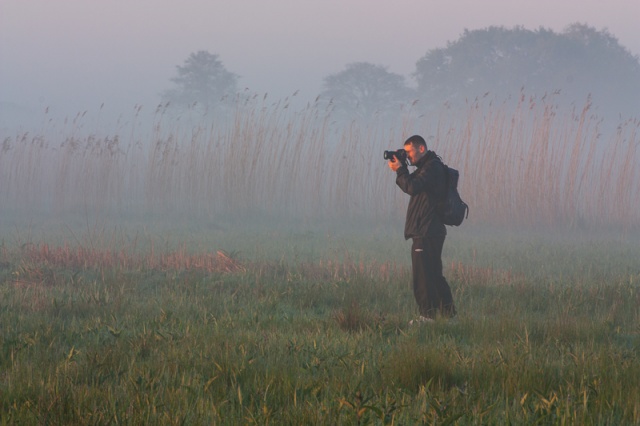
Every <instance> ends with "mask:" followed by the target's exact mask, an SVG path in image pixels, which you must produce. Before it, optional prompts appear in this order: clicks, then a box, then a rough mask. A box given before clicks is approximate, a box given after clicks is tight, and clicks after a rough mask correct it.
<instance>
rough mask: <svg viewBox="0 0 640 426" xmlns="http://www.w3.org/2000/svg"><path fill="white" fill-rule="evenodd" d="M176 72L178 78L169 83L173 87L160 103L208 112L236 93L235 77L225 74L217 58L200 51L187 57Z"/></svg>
mask: <svg viewBox="0 0 640 426" xmlns="http://www.w3.org/2000/svg"><path fill="white" fill-rule="evenodd" d="M176 68H177V70H178V75H177V76H176V77H174V78H172V79H171V81H172V82H173V83H174V84H175V85H176V86H177V87H175V88H173V89H170V90H167V91H165V92H164V93H163V95H162V98H163V100H164V101H168V102H170V103H172V104H176V105H179V106H183V107H184V106H191V105H194V104H196V105H198V106H199V107H202V108H204V109H209V108H211V107H214V106H215V105H217V104H219V103H220V102H221V101H222V100H224V99H225V97H227V96H229V95H234V94H235V93H236V92H237V81H238V76H237V75H236V74H234V73H232V72H229V71H227V69H226V68H225V67H224V65H223V64H222V62H221V61H220V59H219V58H218V55H214V54H211V53H209V52H207V51H204V50H201V51H198V52H196V53H191V54H190V55H189V57H188V58H187V59H186V60H185V61H184V65H183V66H180V65H178V66H177V67H176Z"/></svg>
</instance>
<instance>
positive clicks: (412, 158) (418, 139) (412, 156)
mask: <svg viewBox="0 0 640 426" xmlns="http://www.w3.org/2000/svg"><path fill="white" fill-rule="evenodd" d="M404 150H405V151H407V158H408V159H409V162H410V163H411V164H412V165H415V164H416V163H417V162H418V161H420V159H421V158H422V157H424V156H425V155H426V153H427V143H426V142H425V140H424V138H423V137H422V136H419V135H413V136H411V137H410V138H409V139H407V140H406V141H405V142H404Z"/></svg>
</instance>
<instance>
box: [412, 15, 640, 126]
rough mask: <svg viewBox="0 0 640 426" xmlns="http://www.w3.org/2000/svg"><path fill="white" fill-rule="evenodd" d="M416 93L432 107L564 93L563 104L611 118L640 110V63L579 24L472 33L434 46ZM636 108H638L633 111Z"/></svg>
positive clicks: (419, 71) (419, 70) (418, 75)
mask: <svg viewBox="0 0 640 426" xmlns="http://www.w3.org/2000/svg"><path fill="white" fill-rule="evenodd" d="M413 76H414V77H415V79H416V82H417V92H418V96H419V97H420V98H421V99H422V100H424V101H427V100H428V101H430V102H431V104H432V105H434V106H439V105H442V103H444V102H449V103H460V102H463V101H464V100H465V99H471V100H473V99H474V98H476V97H481V96H483V95H484V94H486V93H491V94H492V95H493V96H496V97H508V96H514V97H515V98H517V95H518V94H519V93H520V92H521V91H522V89H523V88H524V91H525V93H527V94H531V95H540V96H543V95H544V94H545V93H554V92H555V93H560V95H559V96H556V100H557V101H559V102H560V103H565V104H570V103H574V104H575V103H578V104H580V103H583V102H585V101H586V99H587V97H588V96H589V95H591V97H592V101H593V103H594V104H597V105H599V106H602V110H606V111H607V112H608V114H609V115H618V114H620V113H623V114H624V113H630V114H637V113H638V112H639V111H640V101H638V99H640V63H639V62H638V57H637V56H633V55H632V54H631V53H630V52H629V51H628V50H626V49H625V48H624V47H622V46H620V44H619V43H618V40H617V39H615V38H614V37H613V36H612V35H611V34H609V33H608V32H606V31H596V30H595V29H593V28H590V27H588V26H586V25H582V24H573V25H571V26H569V27H568V28H567V29H566V30H565V31H564V32H563V33H555V32H553V31H551V30H547V29H544V28H540V29H538V30H537V31H530V30H526V29H524V28H522V27H516V28H513V29H505V28H503V27H489V28H486V29H482V30H475V31H466V30H465V32H464V34H463V35H462V36H461V37H460V38H459V39H458V40H457V41H455V42H452V43H448V44H447V47H446V48H439V49H434V50H431V51H428V52H427V54H426V55H425V56H424V57H422V58H421V59H420V60H418V62H417V63H416V71H415V73H414V75H413ZM634 107H635V109H634Z"/></svg>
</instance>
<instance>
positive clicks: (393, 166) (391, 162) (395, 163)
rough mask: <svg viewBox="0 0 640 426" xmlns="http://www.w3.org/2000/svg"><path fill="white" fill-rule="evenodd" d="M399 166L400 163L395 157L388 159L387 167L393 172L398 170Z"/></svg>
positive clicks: (400, 165)
mask: <svg viewBox="0 0 640 426" xmlns="http://www.w3.org/2000/svg"><path fill="white" fill-rule="evenodd" d="M400 167H402V163H401V162H400V161H398V159H397V158H396V157H393V158H392V159H391V160H389V168H390V169H391V170H393V171H394V172H396V171H398V169H399V168H400Z"/></svg>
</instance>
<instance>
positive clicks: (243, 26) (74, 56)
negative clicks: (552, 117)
mask: <svg viewBox="0 0 640 426" xmlns="http://www.w3.org/2000/svg"><path fill="white" fill-rule="evenodd" d="M575 22H580V23H586V24H588V25H590V26H592V27H595V28H596V29H597V30H602V29H605V28H606V29H608V30H609V32H610V33H612V34H613V35H614V36H616V37H617V38H618V40H619V41H620V43H621V44H622V45H623V46H625V47H626V48H628V49H629V50H630V51H631V52H632V53H633V54H635V55H638V54H640V25H638V22H640V0H482V1H480V0H431V1H429V0H393V1H383V0H377V1H376V0H208V1H206V0H180V1H178V0H56V1H52V0H0V104H2V105H4V107H3V109H2V111H6V109H7V105H10V106H11V108H14V107H16V108H17V107H20V108H25V109H27V110H35V111H40V110H43V109H44V108H45V107H51V108H54V109H56V108H57V109H58V110H65V111H69V113H70V114H74V113H76V112H80V111H83V110H86V109H88V110H98V109H99V108H100V105H101V104H102V103H105V106H106V107H110V108H112V109H113V108H115V109H119V110H120V111H123V112H124V111H129V110H132V109H133V106H134V105H135V104H137V103H140V104H142V105H144V106H145V107H146V106H148V107H149V109H154V108H155V106H156V105H157V104H158V102H159V93H160V92H162V91H163V90H164V89H167V88H169V87H170V82H169V79H170V78H171V77H173V76H174V75H175V67H176V65H181V64H182V63H183V61H184V60H185V59H186V58H187V57H188V55H189V54H190V53H192V52H195V51H198V50H207V51H209V52H211V53H215V54H218V55H220V59H221V60H222V62H223V63H224V65H225V66H226V67H227V69H228V70H229V71H232V72H234V73H236V74H239V75H240V77H241V78H240V81H239V84H240V87H241V88H245V87H248V88H249V89H250V90H251V91H252V92H258V93H261V94H262V93H265V92H266V93H269V95H270V96H271V97H272V98H274V99H275V98H282V97H285V96H288V95H290V94H292V93H293V92H294V91H296V90H298V89H299V90H300V95H299V96H300V97H301V98H303V99H313V98H315V96H316V95H317V94H318V93H319V92H320V90H321V88H322V79H323V78H324V77H326V76H327V75H329V74H334V73H336V72H339V71H341V70H342V69H344V67H345V65H347V64H349V63H352V62H360V61H366V62H371V63H374V64H378V65H383V66H387V67H388V69H389V71H391V72H395V73H399V74H402V75H404V76H407V77H408V76H409V74H410V73H412V72H413V71H414V68H415V63H416V61H417V60H418V59H420V58H421V57H422V56H424V54H425V53H426V52H427V51H428V50H430V49H434V48H438V47H445V46H446V43H447V41H454V40H456V39H457V38H458V37H459V36H460V35H461V33H462V32H463V31H464V29H465V28H466V29H469V30H474V29H480V28H486V27H488V26H491V25H502V26H505V27H508V28H510V27H513V26H516V25H522V26H524V27H525V28H527V29H532V30H533V29H537V28H539V27H545V28H549V29H552V30H554V31H557V32H561V31H562V30H563V29H564V28H565V27H566V26H568V25H569V24H572V23H575Z"/></svg>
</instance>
